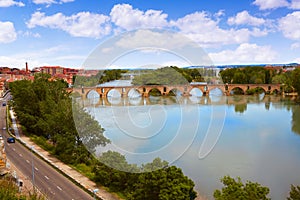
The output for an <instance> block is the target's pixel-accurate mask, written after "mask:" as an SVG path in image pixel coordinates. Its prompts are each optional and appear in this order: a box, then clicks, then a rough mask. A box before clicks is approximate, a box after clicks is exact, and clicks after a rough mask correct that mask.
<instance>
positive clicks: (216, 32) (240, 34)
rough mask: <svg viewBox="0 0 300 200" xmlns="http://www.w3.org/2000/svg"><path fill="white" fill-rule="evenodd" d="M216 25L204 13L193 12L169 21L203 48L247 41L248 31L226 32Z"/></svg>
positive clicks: (231, 30)
mask: <svg viewBox="0 0 300 200" xmlns="http://www.w3.org/2000/svg"><path fill="white" fill-rule="evenodd" d="M218 23H219V22H218V21H214V20H213V19H211V18H210V16H209V14H208V13H206V12H195V13H192V14H189V15H186V16H184V17H183V18H179V19H178V20H176V21H171V25H173V26H175V27H177V28H178V29H179V30H180V32H181V33H183V34H185V35H186V36H188V37H190V38H191V39H192V40H194V41H196V42H198V43H200V45H201V46H203V47H212V46H221V45H226V44H240V43H244V42H247V41H248V40H249V37H250V35H251V32H250V31H249V30H248V29H246V28H243V29H233V28H231V29H228V30H226V29H222V28H220V27H219V25H218Z"/></svg>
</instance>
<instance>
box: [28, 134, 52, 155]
mask: <svg viewBox="0 0 300 200" xmlns="http://www.w3.org/2000/svg"><path fill="white" fill-rule="evenodd" d="M30 139H31V140H32V141H33V142H34V143H36V144H37V145H39V146H40V147H41V148H43V149H44V150H46V151H48V152H50V153H52V152H53V150H54V146H53V145H52V144H50V143H49V142H48V140H47V139H46V138H44V137H38V136H30Z"/></svg>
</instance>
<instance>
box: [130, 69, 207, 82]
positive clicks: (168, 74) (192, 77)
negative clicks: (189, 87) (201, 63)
mask: <svg viewBox="0 0 300 200" xmlns="http://www.w3.org/2000/svg"><path fill="white" fill-rule="evenodd" d="M206 73H207V74H209V73H208V72H206ZM192 81H195V82H203V81H204V77H203V75H202V73H201V70H200V69H188V68H178V67H175V66H170V67H163V68H160V69H156V70H148V71H147V72H145V73H142V74H140V75H139V76H135V77H134V79H133V81H132V84H133V85H182V84H188V83H190V82H192Z"/></svg>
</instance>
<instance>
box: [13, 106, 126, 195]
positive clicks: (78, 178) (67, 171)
mask: <svg viewBox="0 0 300 200" xmlns="http://www.w3.org/2000/svg"><path fill="white" fill-rule="evenodd" d="M10 116H11V119H12V126H13V127H12V128H13V130H14V132H15V133H16V132H17V133H18V134H16V139H17V140H19V141H20V142H21V143H22V144H23V145H24V146H26V147H27V148H29V149H31V148H32V147H33V146H34V148H33V151H34V152H35V154H37V155H38V156H39V157H41V158H42V159H43V160H45V161H46V162H47V163H49V164H51V165H52V166H53V167H54V168H55V169H57V170H59V171H60V172H61V173H62V174H63V175H65V176H67V177H68V178H70V179H71V180H72V181H73V182H76V183H77V184H78V185H80V186H81V187H82V188H84V189H85V190H87V191H89V192H91V193H93V192H94V191H97V192H96V196H97V197H98V198H99V199H103V200H121V198H120V197H118V196H117V195H116V194H112V193H109V192H108V191H106V190H105V189H104V188H103V187H99V186H97V185H96V183H94V182H93V181H91V180H90V179H88V178H87V177H85V176H83V175H82V174H80V173H79V172H78V171H76V170H75V169H73V168H71V167H70V166H68V165H66V164H64V163H62V162H61V161H60V160H58V159H57V158H55V157H54V156H52V155H51V154H49V152H47V151H45V150H44V149H42V148H41V147H39V146H38V145H36V144H35V143H34V142H33V141H32V140H31V139H30V138H29V137H27V136H25V135H24V134H22V131H21V129H20V127H19V125H18V124H17V122H16V120H15V114H14V112H13V111H12V110H10ZM8 131H9V129H8ZM9 132H10V131H9ZM10 134H11V133H10Z"/></svg>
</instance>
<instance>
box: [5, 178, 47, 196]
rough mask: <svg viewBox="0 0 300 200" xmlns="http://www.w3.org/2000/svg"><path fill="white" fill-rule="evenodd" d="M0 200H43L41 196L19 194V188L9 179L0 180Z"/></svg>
mask: <svg viewBox="0 0 300 200" xmlns="http://www.w3.org/2000/svg"><path fill="white" fill-rule="evenodd" d="M0 199H1V200H43V199H45V198H44V197H42V196H41V195H38V194H36V193H29V194H26V195H25V194H20V193H19V188H18V186H17V185H16V183H15V182H14V180H13V179H12V178H11V177H4V178H2V179H0Z"/></svg>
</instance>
